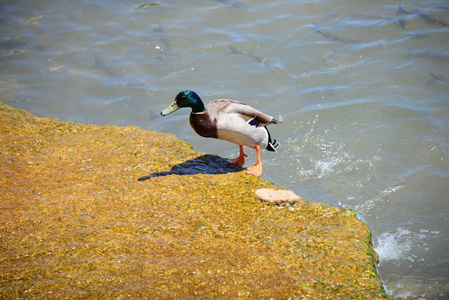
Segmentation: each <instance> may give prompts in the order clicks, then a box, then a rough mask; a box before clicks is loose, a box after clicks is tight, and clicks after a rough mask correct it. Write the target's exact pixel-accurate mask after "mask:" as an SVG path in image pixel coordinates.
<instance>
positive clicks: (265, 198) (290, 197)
mask: <svg viewBox="0 0 449 300" xmlns="http://www.w3.org/2000/svg"><path fill="white" fill-rule="evenodd" d="M254 197H256V198H257V199H259V200H260V201H262V202H267V203H271V204H285V203H295V202H299V201H303V200H304V199H303V198H301V197H299V196H298V195H296V194H295V193H293V191H291V190H276V189H258V190H256V191H255V192H254Z"/></svg>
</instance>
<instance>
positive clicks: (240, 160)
mask: <svg viewBox="0 0 449 300" xmlns="http://www.w3.org/2000/svg"><path fill="white" fill-rule="evenodd" d="M239 147H240V154H239V157H237V158H234V159H228V160H227V161H228V163H230V164H238V165H240V167H243V165H244V164H245V157H248V155H246V154H245V152H243V146H241V145H239Z"/></svg>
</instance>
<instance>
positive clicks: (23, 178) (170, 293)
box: [0, 104, 386, 299]
mask: <svg viewBox="0 0 449 300" xmlns="http://www.w3.org/2000/svg"><path fill="white" fill-rule="evenodd" d="M0 116H1V123H0V141H1V143H0V154H1V155H0V164H1V166H2V167H1V170H0V195H1V196H0V197H1V203H0V205H1V206H0V207H1V210H0V228H1V229H0V230H1V243H0V249H1V253H2V256H1V259H0V298H3V299H13V298H15V299H21V298H54V299H58V298H75V299H76V298H83V299H85V298H130V299H133V298H181V299H185V298H204V297H206V298H214V297H221V298H231V299H235V298H252V299H260V298H288V297H296V298H308V299H336V298H351V299H376V298H384V297H386V296H385V294H384V292H383V289H382V286H381V281H380V280H379V277H378V276H377V274H376V270H375V261H376V259H375V253H374V251H373V249H372V247H371V237H370V233H369V231H368V229H367V227H366V225H365V224H364V223H363V222H361V221H360V220H358V219H357V218H356V216H355V214H354V213H353V212H351V211H348V210H342V209H339V208H336V207H332V206H329V205H325V204H320V203H316V202H312V201H300V202H298V203H296V204H294V205H284V206H276V205H274V206H273V205H266V204H264V203H261V202H260V201H258V200H256V199H254V192H255V190H257V189H260V188H276V187H274V186H273V185H272V184H270V183H269V182H266V181H264V180H263V179H261V178H259V177H254V176H250V175H246V174H245V173H244V171H243V170H240V169H235V167H234V166H232V165H228V164H223V162H224V160H223V159H222V158H219V157H216V156H213V155H204V154H201V153H197V152H195V151H193V150H192V147H191V146H190V145H188V144H187V143H185V142H182V141H180V140H178V139H176V137H174V136H173V135H167V134H161V133H157V132H152V131H144V130H142V129H140V128H137V127H115V126H105V127H100V126H94V125H86V124H80V123H76V122H61V121H59V120H56V119H48V118H38V117H35V116H33V115H31V114H29V113H28V112H25V111H23V110H19V109H14V108H11V107H9V106H7V105H4V104H0Z"/></svg>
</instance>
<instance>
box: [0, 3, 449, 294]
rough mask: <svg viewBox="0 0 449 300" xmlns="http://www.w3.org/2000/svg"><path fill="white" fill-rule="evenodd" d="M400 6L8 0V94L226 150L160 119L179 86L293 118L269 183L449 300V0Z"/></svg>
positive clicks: (18, 101)
mask: <svg viewBox="0 0 449 300" xmlns="http://www.w3.org/2000/svg"><path fill="white" fill-rule="evenodd" d="M398 7H399V2H397V1H386V0H384V1H382V0H379V1H373V0H371V1H369V0H362V1H359V0H345V1H343V0H338V1H335V0H334V1H330V0H321V1H319V0H316V1H314V0H311V1H256V0H245V1H237V0H234V1H230V2H227V1H212V0H203V1H188V2H187V1H158V2H143V3H131V2H129V1H99V0H97V1H96V0H85V1H59V0H58V1H25V0H24V1H2V4H1V6H0V74H1V76H0V93H1V100H2V101H3V102H5V103H7V104H10V105H12V106H14V107H19V108H25V109H27V110H29V111H31V112H33V113H34V114H36V115H38V116H43V117H57V118H60V119H62V120H76V121H81V122H85V123H95V124H100V125H106V124H114V125H137V126H141V127H142V128H145V129H151V130H157V131H161V132H167V133H174V134H176V135H177V136H179V137H180V138H181V139H184V140H186V141H188V142H189V143H191V144H192V145H193V146H194V148H195V150H197V151H199V152H205V153H211V154H218V155H220V156H222V157H235V156H236V155H237V154H238V147H237V146H235V145H232V144H230V143H227V142H224V141H213V140H210V139H203V138H201V137H199V136H197V135H196V134H195V133H194V132H193V130H192V129H191V128H190V127H189V126H188V121H187V118H188V110H181V111H178V112H177V113H175V114H173V115H170V116H167V117H164V118H162V117H160V116H159V112H160V111H161V110H162V109H164V108H165V107H166V106H167V105H168V104H169V103H170V102H171V101H172V100H173V98H174V96H175V95H176V94H177V92H178V91H180V90H182V89H185V88H190V89H193V90H195V91H196V92H197V93H199V94H200V95H201V96H202V97H203V99H204V100H205V102H208V101H210V100H213V99H216V98H232V99H237V100H240V101H243V102H246V103H248V104H251V105H253V106H255V107H257V108H259V109H261V110H262V111H264V112H267V113H269V114H271V115H273V116H275V117H277V116H278V115H282V117H283V120H284V124H282V125H280V126H272V128H271V132H272V135H273V136H274V137H275V138H276V139H277V140H278V141H279V142H280V143H281V147H280V149H279V151H278V153H276V154H273V153H269V152H264V153H263V162H264V173H263V175H262V176H263V177H264V178H266V179H267V180H270V181H272V182H274V183H276V184H278V185H280V186H283V187H286V188H290V189H292V190H293V191H295V192H296V193H297V194H299V195H301V196H303V197H306V198H309V199H314V200H317V201H322V202H327V203H331V204H333V205H337V206H340V207H348V208H351V209H353V210H355V211H357V212H358V214H359V216H360V217H361V218H362V219H363V220H365V221H366V222H367V223H368V225H369V228H370V229H371V230H372V232H373V235H374V236H373V242H374V245H375V248H376V250H377V252H378V253H379V256H380V265H379V271H380V274H381V276H382V278H383V280H384V283H385V287H386V290H387V291H388V293H390V294H391V295H393V296H395V297H396V298H398V299H406V298H407V299H408V298H410V299H447V297H448V296H449V251H448V249H449V240H448V234H449V224H448V215H449V201H448V200H449V184H448V183H449V181H448V178H449V140H448V137H449V68H448V66H449V29H448V27H446V25H447V23H444V22H449V21H448V20H449V12H448V8H449V4H448V2H447V1H444V0H441V1H438V0H431V1H424V0H422V1H407V2H406V3H404V4H403V8H404V10H406V11H408V12H413V11H414V13H413V14H401V15H396V13H397V12H398ZM428 15H432V16H436V18H437V19H435V18H434V19H433V21H432V18H429V17H427V16H428ZM435 20H436V21H435ZM401 25H402V26H401ZM246 152H247V154H249V155H250V158H249V160H248V162H247V166H249V165H251V164H253V163H254V162H255V160H254V156H255V155H254V154H255V153H254V151H253V150H250V149H248V150H247V151H246Z"/></svg>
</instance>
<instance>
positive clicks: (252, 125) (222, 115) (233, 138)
mask: <svg viewBox="0 0 449 300" xmlns="http://www.w3.org/2000/svg"><path fill="white" fill-rule="evenodd" d="M182 107H190V108H191V109H192V112H191V114H190V125H191V126H192V128H193V130H195V132H196V133H198V134H199V135H200V136H202V137H208V138H216V139H221V140H226V141H229V142H231V143H234V144H237V145H239V147H240V154H239V156H238V157H237V158H235V159H230V160H229V162H230V163H234V164H238V165H240V166H242V167H243V165H244V164H245V157H248V156H247V155H246V154H245V152H243V146H248V147H251V148H254V149H256V151H257V163H256V164H255V165H254V166H252V167H249V168H248V169H247V170H246V173H247V174H252V175H255V176H260V174H262V159H261V155H260V149H266V150H268V151H276V147H277V146H278V143H277V142H276V140H275V139H273V138H272V137H271V135H270V133H269V132H268V129H267V127H266V126H267V125H270V124H279V123H281V122H280V121H279V120H276V119H275V118H273V117H271V116H269V115H266V114H264V113H262V112H260V111H258V110H257V109H255V108H252V107H251V106H249V105H246V104H244V103H241V102H238V101H235V100H229V99H218V100H214V101H211V102H210V103H209V104H207V105H204V103H203V101H202V100H201V98H200V97H199V96H198V95H197V94H196V93H195V92H193V91H190V90H186V91H182V92H180V93H179V94H178V95H176V98H175V100H174V101H173V102H172V104H171V105H170V106H169V107H167V108H166V109H164V110H163V111H162V112H161V115H162V116H166V115H169V114H171V113H173V112H175V111H177V110H178V109H180V108H182Z"/></svg>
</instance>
